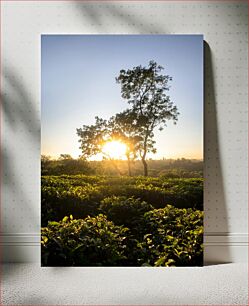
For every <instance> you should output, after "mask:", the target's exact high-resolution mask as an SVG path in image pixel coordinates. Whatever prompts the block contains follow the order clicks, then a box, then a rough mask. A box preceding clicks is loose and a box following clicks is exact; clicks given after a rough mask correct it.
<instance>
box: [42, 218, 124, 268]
mask: <svg viewBox="0 0 249 306" xmlns="http://www.w3.org/2000/svg"><path fill="white" fill-rule="evenodd" d="M127 231H128V229H127V228H124V227H122V226H116V225H114V224H113V222H111V221H108V220H107V219H106V217H105V216H103V215H101V214H100V215H98V216H97V217H95V218H91V217H86V218H85V219H78V220H73V218H72V216H70V217H64V218H63V220H62V221H60V222H55V221H53V222H49V223H48V226H47V227H44V228H42V230H41V256H42V257H41V258H42V265H43V266H60V265H62V266H120V265H123V264H124V262H125V259H126V256H125V249H126V240H127V237H126V235H127Z"/></svg>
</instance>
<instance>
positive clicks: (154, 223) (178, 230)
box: [137, 205, 203, 266]
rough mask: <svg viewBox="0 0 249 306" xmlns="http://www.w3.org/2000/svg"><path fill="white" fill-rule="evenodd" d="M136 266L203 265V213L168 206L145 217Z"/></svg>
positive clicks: (141, 229) (150, 212) (146, 214)
mask: <svg viewBox="0 0 249 306" xmlns="http://www.w3.org/2000/svg"><path fill="white" fill-rule="evenodd" d="M140 232H141V234H143V239H141V240H140V242H139V243H138V245H137V246H138V248H139V249H140V253H139V256H140V258H138V262H139V263H141V264H142V265H148V266H171V265H176V266H190V265H202V260H203V259H202V255H203V250H202V243H203V212H201V211H199V210H193V209H191V208H188V209H178V208H175V207H173V206H171V205H167V206H166V207H165V208H161V209H154V210H152V211H149V212H147V213H145V215H144V220H143V222H142V223H140Z"/></svg>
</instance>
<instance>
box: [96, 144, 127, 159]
mask: <svg viewBox="0 0 249 306" xmlns="http://www.w3.org/2000/svg"><path fill="white" fill-rule="evenodd" d="M126 150H127V146H126V144H124V143H123V142H121V141H118V140H112V141H108V142H106V143H105V144H104V146H103V148H102V152H103V154H104V155H107V156H108V157H110V158H113V159H125V156H126V155H125V154H126Z"/></svg>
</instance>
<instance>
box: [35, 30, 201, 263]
mask: <svg viewBox="0 0 249 306" xmlns="http://www.w3.org/2000/svg"><path fill="white" fill-rule="evenodd" d="M41 94H42V97H41V100H42V152H41V154H42V155H41V226H42V228H41V264H42V266H94V267H96V266H104V267H109V266H118V267H120V266H121V267H132V266H135V267H165V268H166V267H171V266H201V265H202V264H203V36H202V35H42V38H41Z"/></svg>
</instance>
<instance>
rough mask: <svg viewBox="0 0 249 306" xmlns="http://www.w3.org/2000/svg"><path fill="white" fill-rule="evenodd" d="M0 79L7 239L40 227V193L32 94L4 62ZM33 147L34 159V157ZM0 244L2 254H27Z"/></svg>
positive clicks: (37, 127) (37, 126) (36, 120)
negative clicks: (1, 83)
mask: <svg viewBox="0 0 249 306" xmlns="http://www.w3.org/2000/svg"><path fill="white" fill-rule="evenodd" d="M2 80H3V86H2V93H1V101H2V103H1V104H2V118H3V124H2V127H3V129H2V132H4V140H6V141H5V143H4V145H3V146H2V147H1V162H2V165H3V167H2V177H3V181H2V183H3V184H2V207H1V209H2V220H1V221H2V222H1V224H2V226H1V227H2V233H1V236H2V238H3V239H7V243H8V242H9V239H12V238H14V239H15V237H16V234H18V233H28V232H29V231H30V232H31V231H32V232H31V234H33V233H34V232H37V230H39V227H40V226H39V224H40V220H39V217H38V216H39V210H38V211H37V207H38V202H37V201H36V198H34V194H35V195H37V198H38V199H39V197H40V196H39V194H40V192H39V189H38V188H37V186H39V185H40V183H39V182H40V171H39V169H40V166H39V165H40V120H39V116H38V111H37V109H36V108H35V106H34V105H35V103H34V98H33V97H32V95H31V94H30V93H29V92H28V89H27V86H25V83H24V82H23V79H22V76H21V75H20V74H18V72H17V71H16V70H15V69H14V68H12V67H10V66H8V67H4V68H3V69H2ZM36 150H37V153H38V154H36V155H37V163H36V162H35V161H34V153H35V152H36ZM36 188H37V190H34V189H36ZM38 201H39V200H38ZM14 241H15V240H14ZM4 245H5V244H4V240H3V250H2V251H3V252H2V253H3V256H4V253H5V252H7V251H9V252H10V253H12V255H14V256H15V257H17V258H22V259H24V260H25V258H26V256H27V254H24V253H23V249H24V248H21V247H17V246H18V245H17V244H16V243H15V242H14V243H12V244H11V245H9V246H8V248H6V250H5V247H4ZM17 250H18V251H17ZM17 252H20V253H19V254H16V253H17ZM9 255H11V254H6V256H8V257H7V258H10V257H11V256H9ZM8 276H9V275H8Z"/></svg>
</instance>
